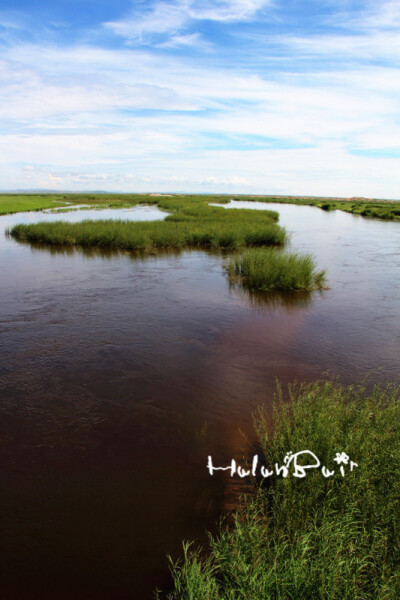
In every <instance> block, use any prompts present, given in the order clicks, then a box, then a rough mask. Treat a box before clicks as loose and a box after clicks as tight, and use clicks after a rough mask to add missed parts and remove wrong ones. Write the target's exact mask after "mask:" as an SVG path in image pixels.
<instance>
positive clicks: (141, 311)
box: [0, 202, 400, 600]
mask: <svg viewBox="0 0 400 600" xmlns="http://www.w3.org/2000/svg"><path fill="white" fill-rule="evenodd" d="M240 205H243V206H244V205H249V206H250V207H252V208H254V209H257V208H264V209H265V208H270V209H274V210H277V211H278V212H279V213H280V223H281V224H282V225H283V226H285V227H286V228H287V229H288V231H290V232H291V241H290V246H291V247H292V248H293V249H295V250H301V251H303V250H304V251H307V252H311V253H313V254H314V255H315V257H316V260H317V264H318V266H319V267H320V268H325V269H326V270H327V277H328V282H329V286H330V289H329V290H326V291H323V292H321V293H320V292H316V293H313V294H310V295H303V294H298V295H294V296H293V295H276V294H275V295H265V294H264V295H249V294H248V293H244V292H240V291H239V290H237V289H234V288H232V287H230V285H229V283H228V280H227V278H226V275H225V273H224V270H223V263H224V260H225V257H224V256H223V255H221V254H220V253H211V252H203V251H184V252H170V253H165V254H159V255H156V256H152V255H150V256H146V255H131V254H129V253H112V252H104V251H103V252H96V251H82V250H79V249H71V248H70V249H62V248H55V247H53V248H48V247H45V246H36V247H32V246H30V245H28V244H22V243H18V242H16V241H15V240H13V239H10V238H7V237H6V236H5V235H4V234H2V236H1V238H0V277H1V288H0V303H1V313H0V333H1V337H0V344H1V348H0V350H1V365H0V369H1V370H0V436H1V448H0V477H1V487H0V523H1V525H0V530H1V540H0V553H1V561H0V570H1V573H0V580H1V582H2V583H1V586H2V596H3V597H5V598H7V599H10V600H17V599H18V600H36V599H39V598H40V600H50V599H51V600H54V599H57V600H71V599H72V598H74V600H125V599H126V600H128V599H129V600H146V598H149V599H150V598H152V592H153V590H154V589H155V587H156V586H159V587H163V586H167V585H168V581H169V580H168V565H167V561H166V554H167V553H170V554H172V555H173V556H174V557H177V556H179V554H180V548H181V540H182V539H194V538H195V539H197V540H199V541H200V542H202V541H204V539H205V537H204V530H205V528H206V527H209V528H213V526H214V523H215V522H216V521H217V520H218V518H219V515H220V513H221V512H222V511H224V510H226V509H229V508H231V507H232V503H234V501H235V489H234V488H232V487H229V486H227V485H226V481H225V480H224V479H223V478H222V477H218V476H216V475H214V477H212V478H211V477H210V476H209V475H208V473H207V471H206V462H207V456H208V455H209V454H211V455H212V456H213V459H214V462H215V463H220V464H228V462H229V461H230V458H231V457H232V456H238V455H240V453H243V452H246V450H248V448H247V444H248V442H247V441H246V440H245V438H244V437H243V435H242V434H241V433H240V431H239V429H242V430H243V431H244V432H245V433H246V434H247V436H248V438H249V441H250V442H251V441H252V439H253V438H252V429H251V414H252V413H253V412H254V411H255V410H256V408H257V407H258V406H259V405H260V404H262V403H264V404H265V403H266V404H267V406H271V403H272V398H273V393H274V389H275V378H278V379H279V380H281V381H282V382H283V383H284V384H286V383H288V382H291V381H293V380H294V379H296V378H297V379H301V380H306V381H310V380H313V379H315V378H318V377H321V376H323V377H324V376H325V375H324V373H326V372H327V371H329V373H330V374H331V375H334V376H339V377H340V379H341V380H342V381H343V382H345V383H350V382H353V381H359V380H361V379H362V378H364V377H365V376H366V375H367V374H369V376H370V380H371V381H372V382H384V381H386V380H388V379H390V380H394V381H399V379H400V376H399V373H400V369H399V363H400V319H399V314H400V224H399V223H391V222H381V221H373V220H368V219H365V218H362V217H359V216H354V215H351V214H346V213H343V212H339V211H335V212H324V211H322V210H320V209H317V208H314V207H305V206H295V205H285V204H277V205H272V204H268V205H265V204H262V203H253V202H252V203H245V204H244V203H239V202H235V203H234V206H240ZM221 210H223V209H221ZM123 211H124V212H123ZM164 216H165V213H161V211H158V209H157V208H155V207H137V208H135V209H129V210H128V209H118V210H113V211H110V210H109V211H86V210H80V211H76V212H71V213H61V214H58V215H57V214H56V215H55V214H49V213H47V214H44V213H24V214H22V213H20V214H17V215H9V216H3V217H0V228H1V231H4V230H5V228H6V227H10V226H12V225H13V224H14V223H21V222H37V221H42V220H55V219H60V218H62V219H68V220H80V219H83V218H88V217H89V218H99V217H101V218H123V219H127V218H131V219H140V218H145V219H153V218H154V219H160V218H164Z"/></svg>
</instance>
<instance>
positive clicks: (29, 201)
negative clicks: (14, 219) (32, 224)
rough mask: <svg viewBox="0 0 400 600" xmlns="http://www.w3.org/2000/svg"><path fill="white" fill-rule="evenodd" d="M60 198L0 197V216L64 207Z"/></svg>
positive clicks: (63, 202) (44, 196)
mask: <svg viewBox="0 0 400 600" xmlns="http://www.w3.org/2000/svg"><path fill="white" fill-rule="evenodd" d="M66 204H67V203H66V202H65V201H64V199H63V197H62V196H48V195H43V196H42V195H38V196H25V195H21V196H19V195H0V215H7V214H12V213H18V212H25V211H32V210H43V209H45V208H56V207H57V206H66Z"/></svg>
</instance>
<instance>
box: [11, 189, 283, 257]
mask: <svg viewBox="0 0 400 600" xmlns="http://www.w3.org/2000/svg"><path fill="white" fill-rule="evenodd" d="M158 205H159V206H160V208H162V209H165V210H167V211H168V212H170V213H171V214H170V215H168V216H167V217H166V219H165V220H163V221H152V222H133V221H115V220H109V221H82V222H80V223H65V222H62V221H57V222H53V223H37V224H33V225H16V226H15V227H13V229H12V230H11V235H12V236H14V237H15V238H16V239H19V240H26V241H29V242H44V243H47V244H67V245H79V246H92V247H93V246H94V247H96V246H97V247H103V248H104V247H109V248H116V249H123V250H147V251H149V250H157V249H162V248H189V247H200V248H227V249H235V248H240V247H244V246H268V245H282V244H283V243H284V242H285V238H286V232H285V230H284V229H283V228H282V227H280V226H279V225H278V224H277V221H278V218H279V215H278V213H276V212H274V211H269V210H265V211H257V212H255V211H253V210H237V211H228V210H224V209H223V208H222V207H212V206H208V204H207V203H206V202H205V201H204V200H198V199H197V198H196V197H195V198H194V199H191V198H184V199H183V198H165V199H163V202H158Z"/></svg>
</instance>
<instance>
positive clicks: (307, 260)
mask: <svg viewBox="0 0 400 600" xmlns="http://www.w3.org/2000/svg"><path fill="white" fill-rule="evenodd" d="M227 270H228V274H229V276H230V278H231V280H233V281H235V280H236V279H237V280H239V282H240V283H241V284H242V285H243V286H244V287H246V288H248V289H249V290H254V291H297V290H301V291H312V290H315V289H322V288H323V287H324V285H325V284H326V279H325V271H316V267H315V261H314V259H313V258H312V257H311V256H309V255H307V254H297V253H288V252H280V251H277V250H273V249H260V248H253V249H250V250H246V251H245V252H243V254H241V255H240V256H234V257H232V258H231V259H230V261H229V264H228V266H227Z"/></svg>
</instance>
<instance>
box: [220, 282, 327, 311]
mask: <svg viewBox="0 0 400 600" xmlns="http://www.w3.org/2000/svg"><path fill="white" fill-rule="evenodd" d="M228 285H229V291H230V293H231V294H234V295H236V296H238V297H239V298H243V299H245V300H246V301H247V302H248V303H249V304H250V306H251V307H252V308H254V309H257V310H261V311H268V310H271V309H272V310H277V309H285V310H288V311H290V310H296V309H301V308H307V307H309V306H310V305H311V300H312V296H313V294H316V293H319V294H320V295H321V294H322V293H323V292H322V291H319V292H315V291H314V292H301V291H298V292H273V291H270V292H259V291H253V290H249V289H247V288H245V287H243V286H242V285H240V283H235V282H232V281H229V282H228Z"/></svg>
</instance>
